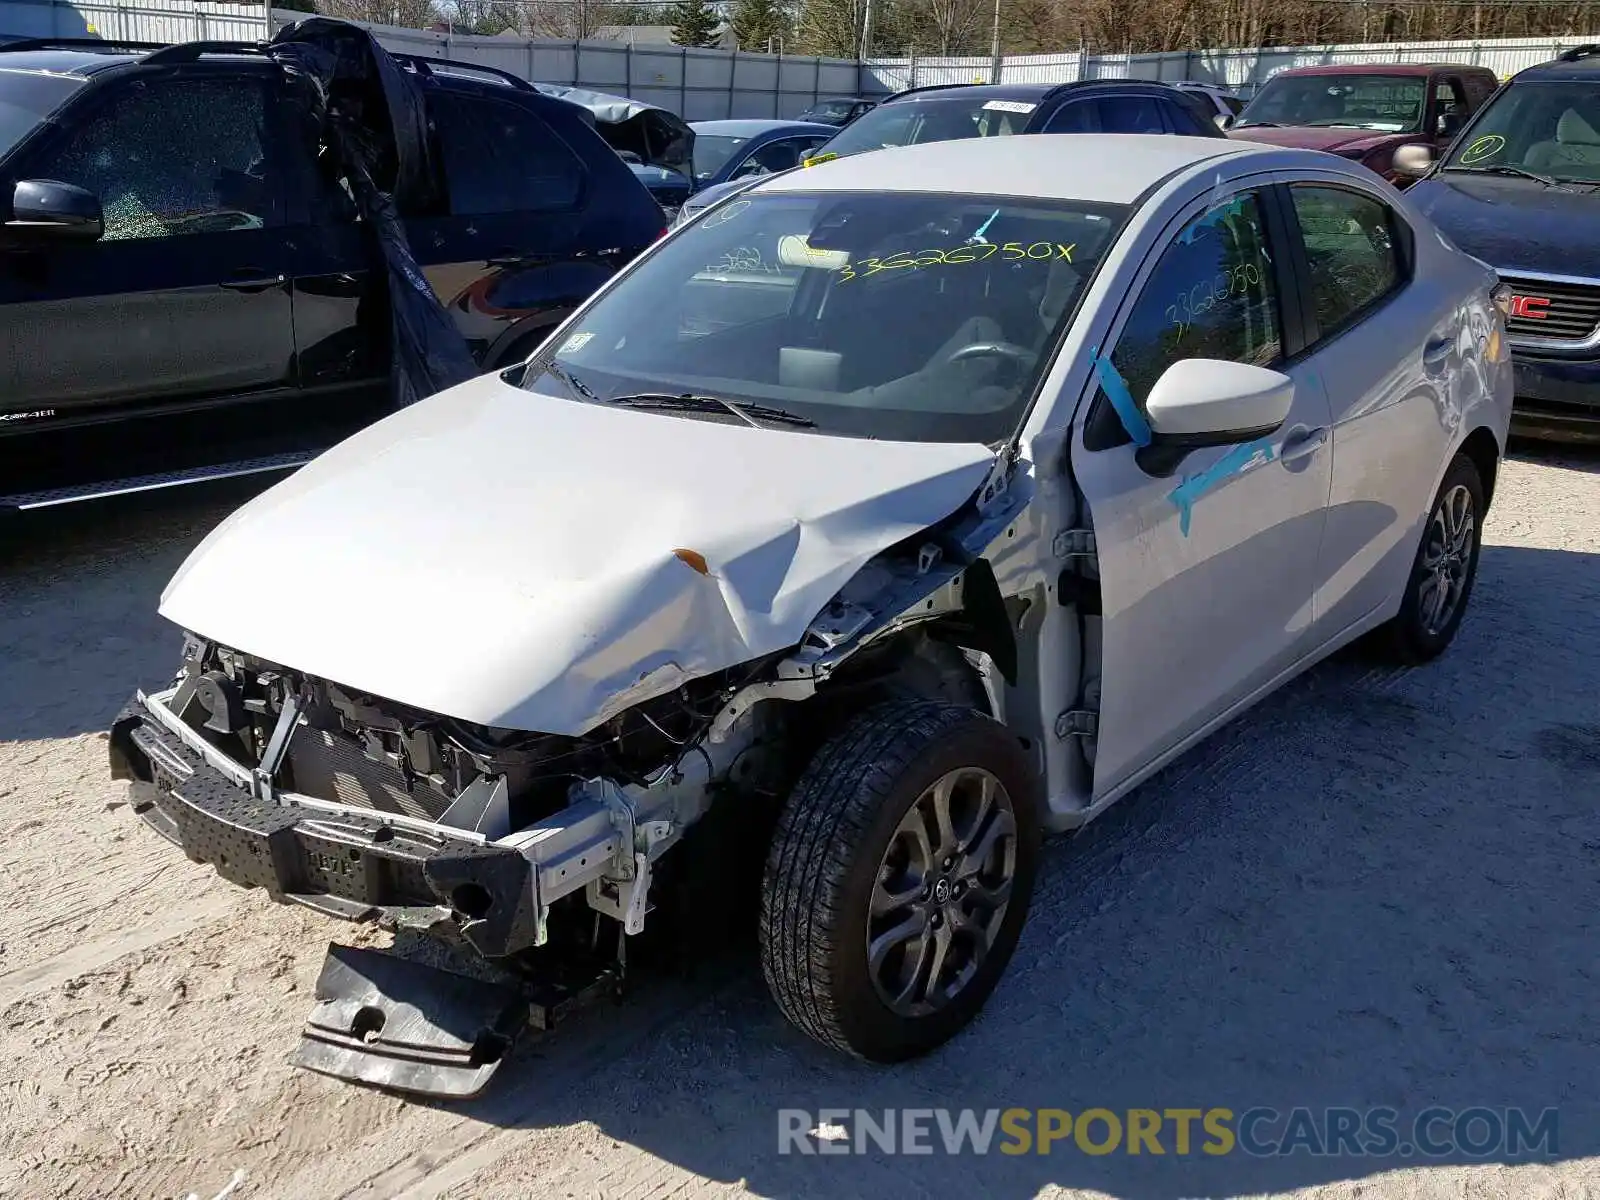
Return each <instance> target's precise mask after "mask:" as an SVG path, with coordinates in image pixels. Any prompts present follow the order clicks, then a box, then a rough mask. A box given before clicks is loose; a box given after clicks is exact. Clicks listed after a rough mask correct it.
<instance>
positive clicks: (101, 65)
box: [0, 39, 144, 78]
mask: <svg viewBox="0 0 1600 1200" xmlns="http://www.w3.org/2000/svg"><path fill="white" fill-rule="evenodd" d="M30 40H31V39H30ZM143 53H144V52H143V51H138V50H125V49H106V50H93V49H84V50H79V49H76V48H74V49H60V50H6V51H4V52H3V53H0V71H28V72H33V73H37V74H47V75H80V76H83V77H85V78H87V77H88V76H90V75H93V74H94V73H95V72H96V71H105V70H108V69H110V68H111V67H125V66H127V65H128V64H129V63H134V62H138V61H139V59H140V58H141V57H142V55H143Z"/></svg>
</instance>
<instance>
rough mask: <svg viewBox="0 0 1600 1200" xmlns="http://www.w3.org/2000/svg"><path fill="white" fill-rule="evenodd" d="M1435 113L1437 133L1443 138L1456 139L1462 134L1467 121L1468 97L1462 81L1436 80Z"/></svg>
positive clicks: (1434, 92)
mask: <svg viewBox="0 0 1600 1200" xmlns="http://www.w3.org/2000/svg"><path fill="white" fill-rule="evenodd" d="M1433 111H1434V120H1435V121H1436V122H1437V130H1436V131H1437V132H1438V133H1439V134H1440V136H1442V137H1454V136H1455V135H1456V134H1457V133H1459V132H1461V126H1462V125H1464V124H1466V120H1467V97H1466V94H1465V93H1464V92H1463V91H1462V88H1461V82H1460V80H1458V79H1456V78H1455V77H1454V76H1446V77H1445V78H1442V79H1436V80H1435V81H1434V84H1433Z"/></svg>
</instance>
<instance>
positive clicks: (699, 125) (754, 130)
mask: <svg viewBox="0 0 1600 1200" xmlns="http://www.w3.org/2000/svg"><path fill="white" fill-rule="evenodd" d="M689 128H690V129H692V130H694V131H695V133H697V134H699V133H704V134H707V135H709V136H711V137H744V138H750V137H756V136H757V135H759V134H763V133H769V132H771V131H772V130H774V129H795V130H799V131H800V132H801V133H812V132H815V133H827V134H835V133H838V132H839V130H838V128H837V127H836V126H833V125H823V124H821V123H820V122H818V121H769V120H761V119H759V118H750V119H746V120H731V121H690V122H689Z"/></svg>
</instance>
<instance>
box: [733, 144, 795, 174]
mask: <svg viewBox="0 0 1600 1200" xmlns="http://www.w3.org/2000/svg"><path fill="white" fill-rule="evenodd" d="M802 145H803V143H801V142H799V141H796V140H795V139H794V138H785V139H784V140H782V141H778V142H768V143H767V144H766V145H765V146H761V147H758V148H757V149H756V150H754V151H753V152H752V153H751V155H750V157H749V158H747V159H745V160H744V162H742V163H740V164H739V169H738V170H737V171H735V172H734V173H733V178H734V179H743V178H745V177H746V176H750V175H771V174H773V173H774V172H776V171H787V170H788V169H789V168H790V167H794V166H798V165H799V164H800V151H801V147H802Z"/></svg>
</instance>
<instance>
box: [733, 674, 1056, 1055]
mask: <svg viewBox="0 0 1600 1200" xmlns="http://www.w3.org/2000/svg"><path fill="white" fill-rule="evenodd" d="M1039 808H1040V797H1039V786H1038V780H1037V775H1036V772H1035V771H1034V768H1033V766H1032V764H1031V763H1030V762H1029V761H1028V757H1027V755H1026V754H1025V753H1024V751H1023V749H1022V746H1021V745H1020V743H1019V742H1018V740H1017V738H1016V737H1015V736H1014V735H1013V734H1012V733H1011V732H1010V731H1009V730H1007V729H1006V728H1005V726H1003V725H1001V724H1000V723H999V722H997V721H995V720H993V719H991V718H990V717H988V716H985V715H984V714H982V713H979V712H976V711H974V710H972V709H970V708H966V707H962V706H959V705H952V704H945V703H940V702H937V701H906V700H893V701H889V702H887V703H884V704H881V705H878V706H875V707H873V708H870V709H867V710H866V711H864V712H861V713H859V714H857V715H856V716H855V717H853V718H851V719H850V720H849V721H848V722H846V724H845V725H844V726H843V727H842V728H841V729H840V730H839V731H838V732H837V733H836V734H835V735H834V736H833V737H831V738H829V739H828V740H827V741H826V742H824V744H823V745H822V747H821V749H820V750H819V751H818V752H817V754H816V755H815V757H814V758H813V759H812V761H811V763H810V765H809V766H808V767H807V768H806V770H805V771H804V773H803V774H802V775H801V778H800V780H799V782H798V784H797V785H796V787H795V789H794V791H793V792H792V793H791V795H790V797H789V800H788V802H787V804H786V805H785V806H784V809H783V812H782V814H781V815H780V817H779V819H778V825H777V829H776V831H775V833H774V835H773V840H772V846H771V849H770V851H769V853H768V857H767V866H766V874H765V879H764V881H763V887H762V903H761V962H762V971H763V973H764V974H765V976H766V980H767V986H768V987H769V988H770V989H771V991H772V995H773V997H774V998H775V999H776V1000H777V1002H778V1006H779V1008H781V1009H782V1010H783V1013H784V1015H785V1016H786V1017H788V1018H789V1020H791V1021H792V1022H794V1023H795V1024H796V1025H797V1026H799V1027H800V1028H801V1029H802V1030H804V1031H805V1032H806V1033H809V1034H810V1035H811V1036H812V1037H814V1038H816V1039H817V1040H818V1041H821V1042H823V1043H824V1044H826V1045H829V1046H833V1047H835V1048H836V1049H839V1050H843V1051H845V1052H847V1053H850V1054H853V1055H856V1056H858V1057H861V1058H867V1059H873V1060H877V1061H883V1062H893V1061H897V1060H901V1059H905V1058H910V1057H913V1056H915V1055H918V1054H922V1053H925V1052H926V1051H928V1050H931V1049H933V1048H934V1047H935V1046H938V1045H939V1044H940V1043H942V1042H944V1041H946V1040H947V1039H949V1038H950V1037H952V1036H953V1035H954V1034H955V1033H957V1032H958V1031H959V1030H960V1029H961V1028H962V1027H963V1026H965V1025H966V1024H967V1023H968V1022H969V1021H970V1020H972V1018H973V1017H974V1016H975V1015H976V1014H977V1012H978V1010H979V1009H980V1008H981V1007H982V1006H983V1003H984V1001H985V1000H986V999H988V996H989V994H990V993H991V992H992V991H993V990H994V987H995V984H996V983H997V982H998V981H999V978H1000V975H1001V973H1002V972H1003V971H1004V970H1005V967H1006V963H1007V961H1008V960H1009V959H1010V957H1011V953H1012V951H1013V950H1014V949H1015V947H1016V943H1017V938H1018V936H1019V934H1020V933H1021V930H1022V925H1023V922H1024V921H1025V920H1026V918H1027V910H1028V901H1029V898H1030V896H1031V894H1032V891H1033V878H1034V871H1035V867H1036V863H1037V858H1038V846H1039V837H1040V826H1039Z"/></svg>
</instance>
